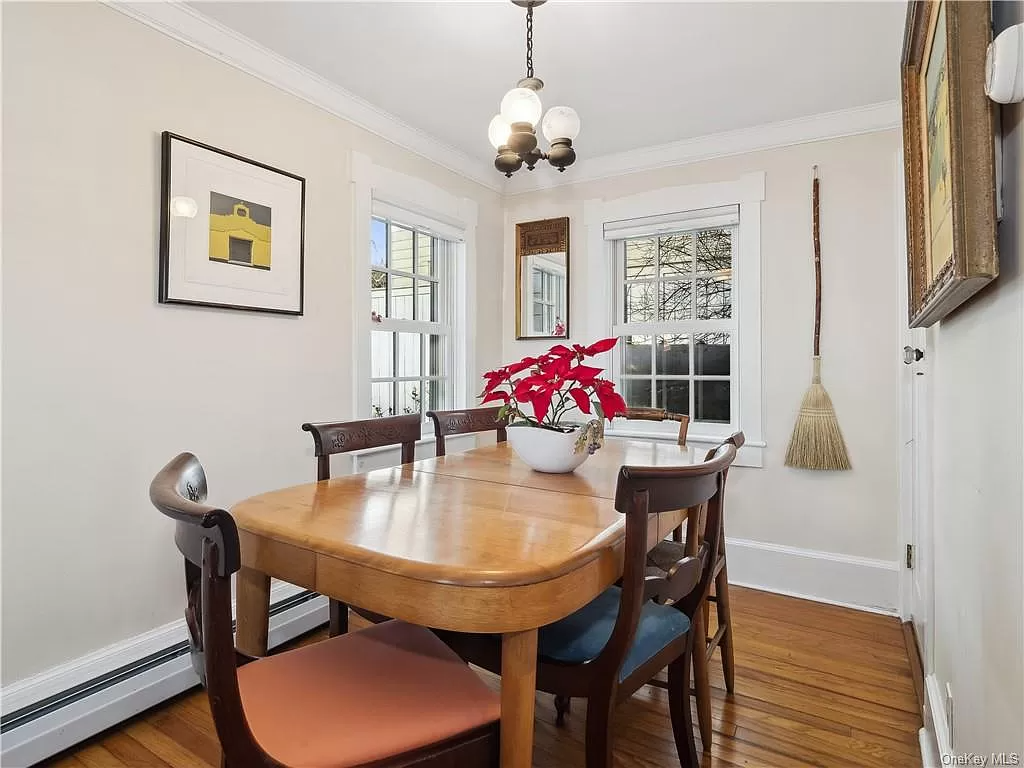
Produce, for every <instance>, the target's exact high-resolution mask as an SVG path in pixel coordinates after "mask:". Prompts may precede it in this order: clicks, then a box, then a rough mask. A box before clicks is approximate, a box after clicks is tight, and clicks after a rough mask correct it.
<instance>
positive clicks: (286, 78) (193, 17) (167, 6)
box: [103, 0, 505, 193]
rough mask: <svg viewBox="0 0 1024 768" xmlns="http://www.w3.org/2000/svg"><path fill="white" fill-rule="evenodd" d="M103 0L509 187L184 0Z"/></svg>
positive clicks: (494, 186) (402, 142)
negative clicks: (178, 0)
mask: <svg viewBox="0 0 1024 768" xmlns="http://www.w3.org/2000/svg"><path fill="white" fill-rule="evenodd" d="M103 2H104V3H105V4H106V5H107V6H108V7H110V8H113V9H114V10H116V11H120V12H121V13H123V14H125V15H127V16H129V17H131V18H133V19H135V20H136V21H140V22H142V23H143V24H146V25H147V26H149V27H152V28H153V29H155V30H157V31H159V32H162V33H163V34H165V35H167V36H169V37H171V38H174V39H175V40H177V41H179V42H182V43H185V44H186V45H188V46H190V47H192V48H195V49H196V50H198V51H202V52H203V53H205V54H207V55H208V56H212V57H213V58H215V59H217V60H218V61H222V62H224V63H225V64H229V65H231V66H232V67H235V68H236V69H240V70H242V71H243V72H246V73H248V74H250V75H252V76H253V77H257V78H259V79H260V80H263V81H264V82H266V83H269V84H270V85H273V86H275V87H277V88H280V89H281V90H283V91H286V92H287V93H290V94H292V95H293V96H297V97H298V98H300V99H302V100H304V101H307V102H309V103H310V104H313V105H314V106H317V107H319V108H321V109H323V110H325V111H327V112H330V113H331V114H333V115H337V116H338V117H340V118H343V119H345V120H347V121H349V122H351V123H354V124H355V125H358V126H359V127H360V128H363V129H364V130H367V131H369V132H370V133H373V134H376V135H377V136H380V137H381V138H384V139H387V140H388V141H390V142H392V143H394V144H397V145H398V146H400V147H402V148H404V149H407V150H409V151H410V152H415V153H416V154H417V155H421V156H423V157H425V158H427V159H428V160H430V161H432V162H435V163H437V164H438V165H441V166H444V167H445V168H447V169H448V170H450V171H453V172H455V173H457V174H459V175H460V176H463V177H465V178H467V179H470V180H471V181H475V182H477V183H478V184H481V185H483V186H484V187H487V188H488V189H490V190H493V191H495V192H498V193H501V192H502V191H503V190H504V187H505V184H504V179H501V178H497V174H496V173H495V171H494V169H493V168H491V166H490V165H489V164H487V163H482V162H481V161H480V160H479V159H478V158H474V157H471V156H470V155H468V154H466V153H464V152H462V151H461V150H458V149H456V148H455V147H452V146H451V145H449V144H446V143H444V142H442V141H439V140H438V139H436V138H434V137H433V136H430V135H428V134H426V133H424V132H423V131H421V130H419V129H417V128H414V127H412V126H411V125H409V124H408V123H405V122H403V121H402V120H400V119H399V118H397V117H395V116H394V115H392V114H390V113H389V112H385V111H384V110H382V109H380V108H379V107H376V106H374V105H373V104H370V103H369V102H368V101H365V100H364V99H361V98H359V97H358V96H356V95H355V94H353V93H350V92H348V91H346V90H345V89H344V88H341V87H339V86H337V85H335V84H334V83H332V82H330V81H329V80H327V79H326V78H323V77H321V76H320V75H318V74H316V73H315V72H312V71H311V70H309V69H306V68H305V67H302V66H299V65H298V64H296V63H295V62H293V61H291V60H290V59H286V58H285V57H283V56H281V55H279V54H277V53H274V52H273V51H271V50H269V49H268V48H265V47H263V46H262V45H260V44H259V43H257V42H255V41H254V40H252V39H250V38H248V37H246V36H245V35H242V34H240V33H238V32H236V31H234V30H233V29H230V28H229V27H226V26H224V25H223V24H220V23H219V22H217V21H215V20H214V19H211V18H210V17H208V16H206V15H204V14H202V13H200V12H199V11H197V10H195V9H194V8H192V7H190V6H188V5H185V4H184V3H182V2H174V1H173V0H156V1H155V2H119V1H118V0H103Z"/></svg>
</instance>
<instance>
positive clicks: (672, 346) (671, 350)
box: [655, 334, 690, 376]
mask: <svg viewBox="0 0 1024 768" xmlns="http://www.w3.org/2000/svg"><path fill="white" fill-rule="evenodd" d="M655 354H656V355H657V363H656V365H655V371H657V373H658V375H659V376H686V375H687V374H688V373H689V372H690V337H689V336H687V335H685V334H683V335H681V336H659V337H658V346H657V348H656V351H655Z"/></svg>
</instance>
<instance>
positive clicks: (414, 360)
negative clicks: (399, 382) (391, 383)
mask: <svg viewBox="0 0 1024 768" xmlns="http://www.w3.org/2000/svg"><path fill="white" fill-rule="evenodd" d="M422 339H423V337H422V336H421V335H420V334H418V333H400V334H398V360H397V361H396V362H397V367H398V373H397V374H396V375H397V376H399V377H406V376H420V375H422V374H421V372H420V344H421V342H422Z"/></svg>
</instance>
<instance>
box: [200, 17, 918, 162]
mask: <svg viewBox="0 0 1024 768" xmlns="http://www.w3.org/2000/svg"><path fill="white" fill-rule="evenodd" d="M191 5H192V6H193V8H194V9H196V10H198V11H199V12H201V13H203V14H205V15H207V16H209V17H211V18H213V19H215V20H216V21H218V22H220V23H221V24H223V25H225V26H228V27H230V28H232V29H234V30H235V31H237V32H240V33H241V34H243V35H245V36H247V37H249V38H251V39H252V40H254V41H256V42H258V43H260V44H261V45H263V46H264V47H266V48H269V49H270V50H272V51H274V52H276V53H278V54H280V55H282V56H284V57H286V58H288V59H291V60H292V61H294V62H295V63H297V64H300V65H301V66H303V67H305V68H307V69H309V70H312V71H313V72H315V73H317V74H319V75H321V76H322V77H324V78H326V79H327V80H329V81H331V82H333V83H334V84H336V85H338V86H340V87H342V88H343V89H345V90H347V91H349V92H351V93H353V94H355V95H356V96H359V97H361V98H362V99H364V100H366V101H368V102H370V103H371V104H373V105H375V106H377V107H379V108H381V109H383V110H386V111H387V112H389V113H391V114H392V115H394V116H396V117H398V118H399V119H400V120H402V121H403V122H405V123H407V124H409V125H410V126H412V127H414V128H417V129H419V130H421V131H423V132H425V133H427V134H430V135H431V136H433V137H434V138H436V139H439V140H440V141H442V142H444V143H446V144H449V145H451V146H453V147H456V148H457V149H459V150H461V151H462V152H464V153H466V154H468V155H470V156H472V157H475V158H479V159H481V160H482V161H486V162H487V163H488V164H489V163H490V161H491V159H492V158H493V156H494V153H493V150H492V149H491V146H490V144H488V142H487V124H488V122H489V121H490V119H491V117H492V116H493V115H494V114H495V113H496V112H497V111H498V103H499V101H500V100H501V97H502V95H503V94H504V93H505V91H506V90H507V89H508V88H510V87H512V86H513V85H514V84H515V82H516V80H518V79H519V78H520V77H523V76H524V74H525V42H524V38H525V12H524V11H523V10H522V9H520V8H517V7H516V6H514V5H512V4H511V3H510V2H508V1H507V0H494V1H493V2H304V1H302V0H298V1H294V0H293V1H291V2H193V3H191ZM905 9H906V4H905V3H904V2H785V3H783V2H754V3H739V2H736V3H730V2H719V3H691V2H641V1H640V0H632V1H631V2H574V1H573V0H553V1H552V2H549V3H547V4H546V5H544V6H543V7H540V8H537V9H536V11H535V18H534V65H535V69H536V74H537V76H539V77H541V78H542V79H543V80H544V81H545V84H546V85H545V87H544V90H543V91H542V92H541V99H542V101H543V102H544V105H545V107H549V106H554V105H556V104H568V105H570V106H572V107H574V108H575V109H576V110H577V112H578V113H579V115H580V118H581V120H582V124H583V128H582V131H581V133H580V136H579V138H578V139H577V140H576V142H575V146H576V148H577V151H578V152H579V154H580V156H581V157H596V156H600V155H604V154H608V153H614V152H620V151H625V150H630V149H635V148H638V147H646V146H651V145H656V144H663V143H667V142H671V141H676V140H680V139H687V138H692V137H696V136H705V135H710V134H715V133H720V132H723V131H729V130H734V129H740V128H749V127H752V126H758V125H763V124H766V123H772V122H777V121H782V120H789V119H793V118H798V117H805V116H808V115H814V114H818V113H822V112H831V111H835V110H842V109H848V108H852V107H858V106H864V105H867V104H874V103H878V102H883V101H889V100H892V99H896V98H898V96H899V56H900V48H901V44H902V36H903V21H904V14H905Z"/></svg>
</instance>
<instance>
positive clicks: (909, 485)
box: [895, 149, 934, 675]
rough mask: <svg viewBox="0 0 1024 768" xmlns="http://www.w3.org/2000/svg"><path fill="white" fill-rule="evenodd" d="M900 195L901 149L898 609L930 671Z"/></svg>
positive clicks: (925, 500)
mask: <svg viewBox="0 0 1024 768" xmlns="http://www.w3.org/2000/svg"><path fill="white" fill-rule="evenodd" d="M903 200H904V196H903V153H902V149H901V150H900V151H898V152H897V155H896V207H897V210H896V214H895V215H896V239H897V240H896V242H897V245H896V256H897V260H898V264H897V267H898V269H899V277H898V278H897V282H898V284H899V290H900V297H901V298H900V302H899V304H900V309H899V312H900V314H899V316H898V318H897V322H898V323H899V328H900V335H899V339H900V349H899V351H898V354H899V355H900V357H901V362H902V365H900V393H899V413H900V423H899V437H900V457H899V481H900V525H899V531H900V542H899V544H900V555H901V559H902V560H903V561H904V562H903V565H904V570H903V578H901V580H900V592H901V606H900V612H901V615H902V617H903V619H904V620H909V621H913V623H914V632H915V634H916V635H917V642H918V646H919V649H920V651H921V664H922V666H923V667H924V672H925V674H926V675H927V674H928V673H929V672H931V670H932V668H933V665H932V654H933V648H934V643H933V642H932V616H933V603H932V584H933V580H932V574H933V568H932V518H931V504H932V500H931V488H932V476H931V420H932V400H931V392H930V386H929V385H930V363H931V360H930V357H929V353H928V331H926V330H925V329H923V328H913V329H912V328H909V327H908V320H907V304H908V300H907V269H906V242H907V239H906V217H905V208H904V203H903Z"/></svg>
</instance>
